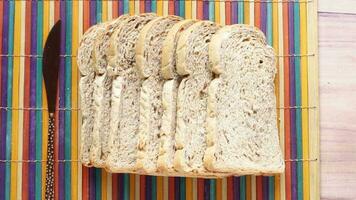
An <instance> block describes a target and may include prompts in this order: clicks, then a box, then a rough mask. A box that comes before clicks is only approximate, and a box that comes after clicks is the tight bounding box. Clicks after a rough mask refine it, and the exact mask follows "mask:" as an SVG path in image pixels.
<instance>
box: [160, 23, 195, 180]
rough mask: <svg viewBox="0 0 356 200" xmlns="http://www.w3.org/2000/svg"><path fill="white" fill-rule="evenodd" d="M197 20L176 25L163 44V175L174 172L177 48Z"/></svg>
mask: <svg viewBox="0 0 356 200" xmlns="http://www.w3.org/2000/svg"><path fill="white" fill-rule="evenodd" d="M195 22H196V21H195V20H189V19H188V20H183V21H180V22H178V23H176V24H175V25H174V26H173V27H172V28H171V29H170V31H169V32H168V34H167V37H166V39H165V40H164V42H163V48H162V65H161V73H162V76H163V78H164V79H166V80H167V81H165V83H164V85H163V91H162V106H163V115H162V121H161V123H162V126H161V131H160V148H159V157H158V161H157V168H158V171H159V172H161V173H170V174H172V173H173V172H174V169H173V158H174V153H175V148H174V140H175V139H174V135H175V132H176V112H177V109H176V107H177V92H178V85H179V82H180V81H181V78H180V76H179V75H178V74H177V72H176V48H177V43H178V38H179V36H180V34H181V33H182V32H183V31H184V30H186V29H187V28H188V27H189V26H191V25H192V24H194V23H195Z"/></svg>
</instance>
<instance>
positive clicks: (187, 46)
mask: <svg viewBox="0 0 356 200" xmlns="http://www.w3.org/2000/svg"><path fill="white" fill-rule="evenodd" d="M219 28H220V27H219V26H218V25H217V24H215V23H213V22H210V21H200V22H197V23H195V24H193V25H192V26H190V27H189V28H188V29H187V30H185V31H184V32H183V33H182V35H181V36H180V38H179V40H178V46H177V52H176V53H177V55H176V56H177V72H178V73H179V74H180V75H185V76H186V77H185V78H183V80H182V81H181V83H180V85H179V88H178V97H177V128H176V137H175V148H176V152H175V155H174V168H175V169H176V170H178V171H179V172H181V173H183V174H212V175H213V174H214V173H210V172H208V171H207V170H206V169H205V168H204V166H203V156H204V152H205V149H206V129H205V123H206V115H207V89H208V85H209V83H210V81H211V80H212V73H211V71H210V69H209V68H208V61H209V59H208V50H209V49H208V45H209V43H210V39H211V37H212V35H213V34H214V33H215V32H216V31H217V30H218V29H219Z"/></svg>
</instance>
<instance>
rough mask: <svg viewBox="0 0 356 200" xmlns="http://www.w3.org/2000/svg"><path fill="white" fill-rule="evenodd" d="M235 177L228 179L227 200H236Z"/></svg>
mask: <svg viewBox="0 0 356 200" xmlns="http://www.w3.org/2000/svg"><path fill="white" fill-rule="evenodd" d="M233 181H234V177H228V178H227V199H229V200H232V199H234V182H233Z"/></svg>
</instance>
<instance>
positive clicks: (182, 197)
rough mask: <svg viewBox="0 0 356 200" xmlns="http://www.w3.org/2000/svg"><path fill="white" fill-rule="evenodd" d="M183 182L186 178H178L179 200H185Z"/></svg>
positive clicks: (184, 184)
mask: <svg viewBox="0 0 356 200" xmlns="http://www.w3.org/2000/svg"><path fill="white" fill-rule="evenodd" d="M185 181H186V178H184V177H180V178H179V191H180V194H179V196H180V199H181V200H185V198H186V196H185V189H186V188H185V187H186V183H185Z"/></svg>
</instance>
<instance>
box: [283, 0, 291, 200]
mask: <svg viewBox="0 0 356 200" xmlns="http://www.w3.org/2000/svg"><path fill="white" fill-rule="evenodd" d="M288 21H289V20H288V4H287V3H283V24H285V26H283V36H284V37H283V45H284V49H283V53H284V55H288V53H289V43H288V42H289V31H288V30H289V29H288V28H289V27H288ZM289 100H290V97H289V57H284V106H285V107H289V105H290V104H289V102H290V101H289ZM284 128H285V130H284V131H285V134H284V135H285V158H286V159H290V112H289V109H284ZM285 180H286V183H285V185H286V199H291V166H290V162H286V173H285Z"/></svg>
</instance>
